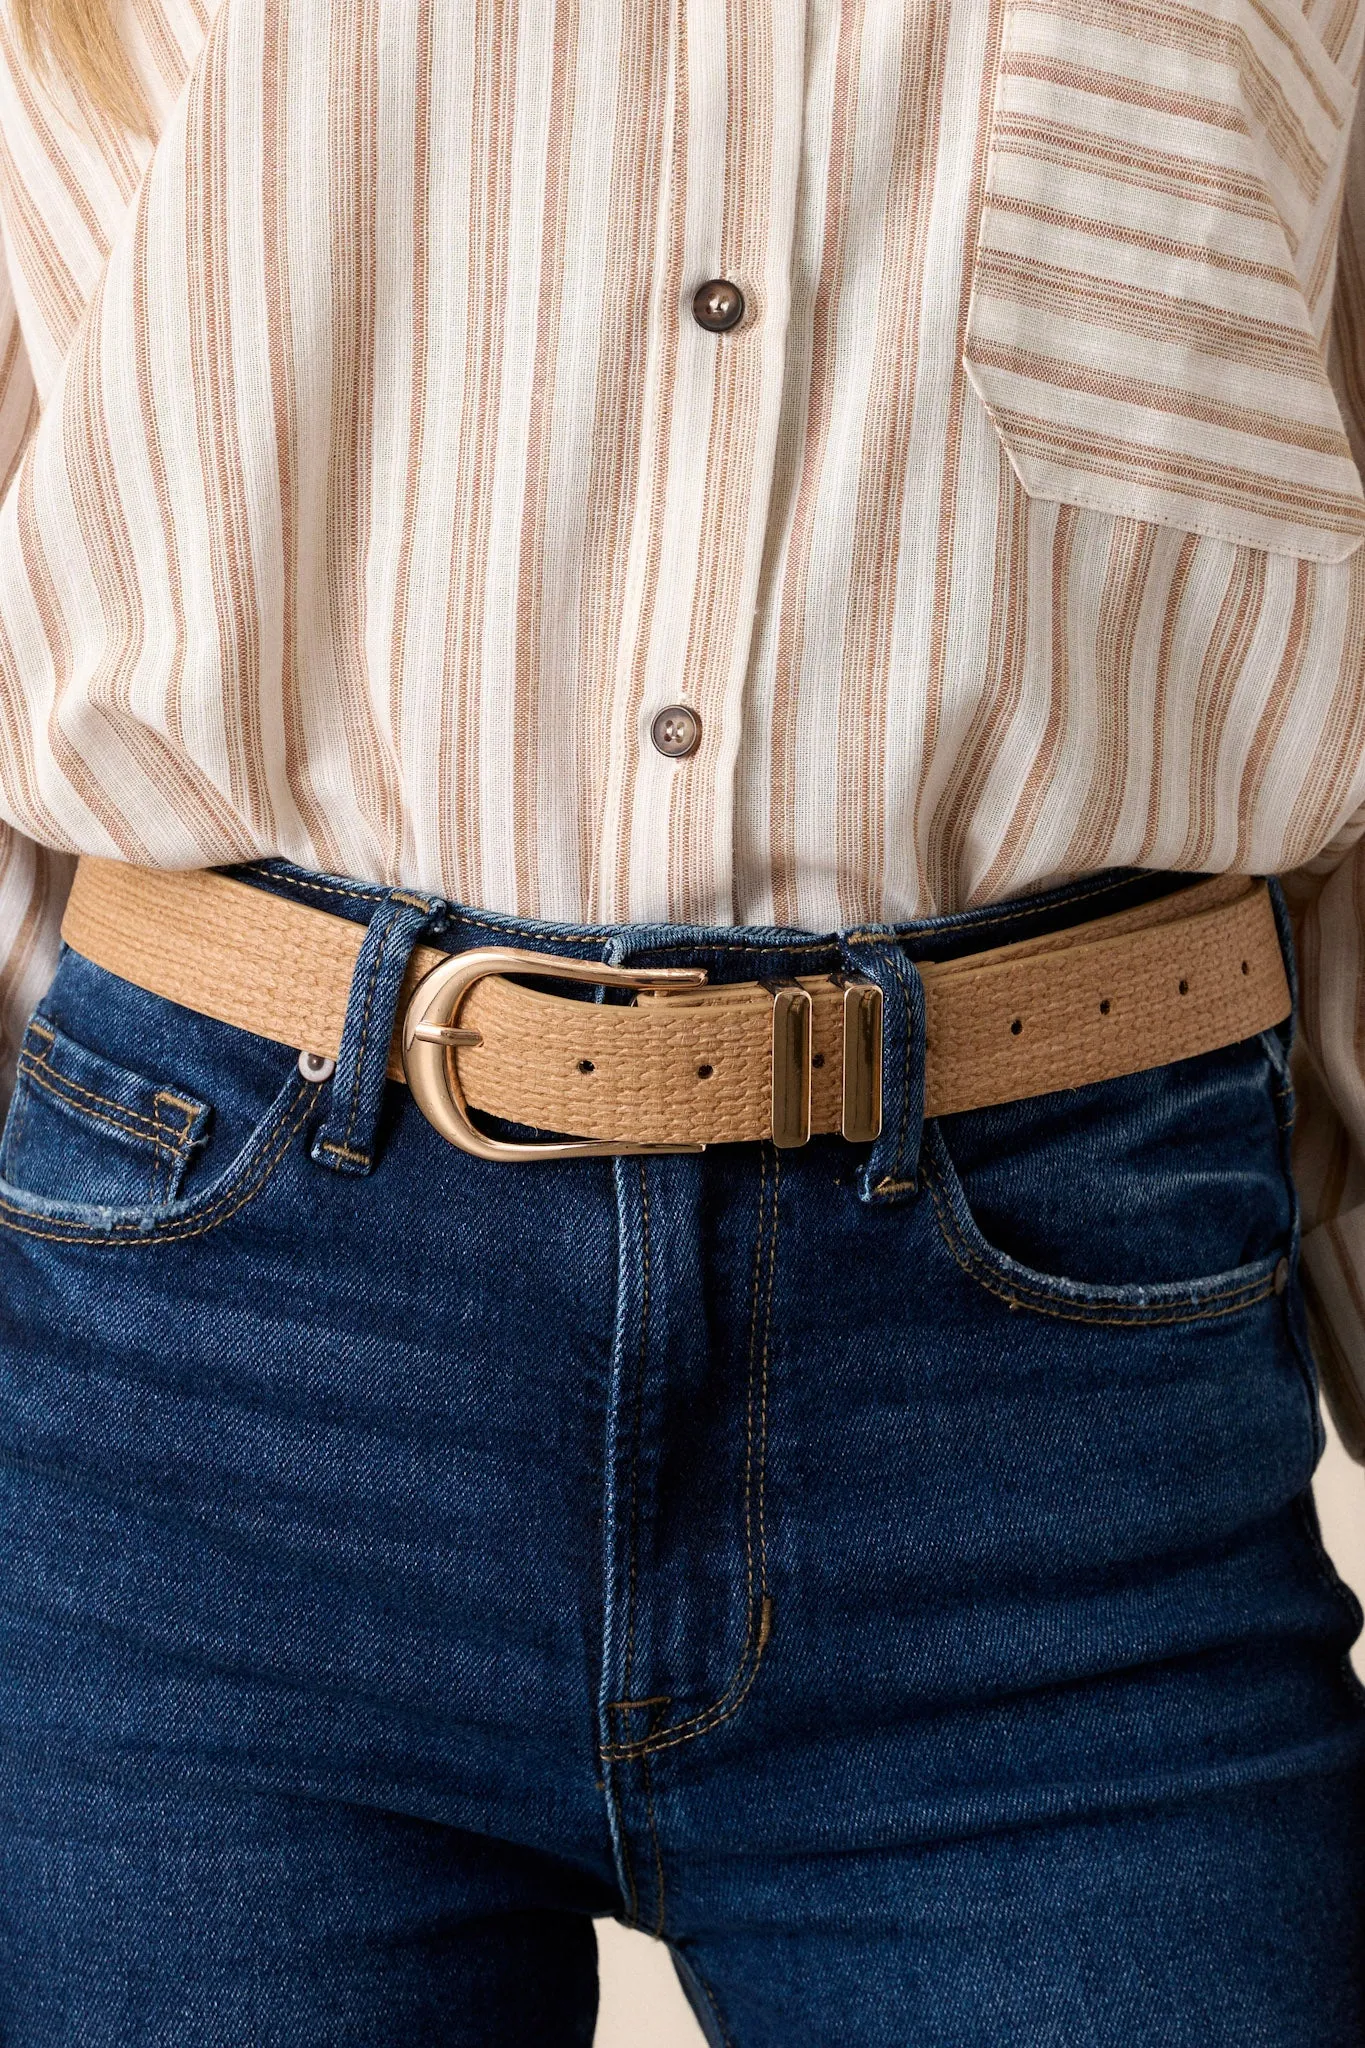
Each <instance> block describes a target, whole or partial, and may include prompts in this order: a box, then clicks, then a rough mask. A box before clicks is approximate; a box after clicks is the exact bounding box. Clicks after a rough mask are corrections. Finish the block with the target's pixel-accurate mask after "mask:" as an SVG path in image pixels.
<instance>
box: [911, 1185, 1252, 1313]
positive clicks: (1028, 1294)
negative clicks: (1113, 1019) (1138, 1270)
mask: <svg viewBox="0 0 1365 2048" xmlns="http://www.w3.org/2000/svg"><path fill="white" fill-rule="evenodd" d="M924 1179H925V1185H926V1186H927V1187H928V1190H929V1194H930V1198H931V1200H932V1201H933V1204H934V1214H935V1216H936V1218H937V1220H938V1227H939V1233H940V1235H941V1236H942V1238H943V1241H944V1244H945V1245H946V1246H947V1248H948V1251H949V1253H950V1254H951V1256H952V1258H953V1260H954V1262H955V1264H956V1265H958V1266H959V1267H960V1268H961V1269H962V1271H963V1272H964V1273H965V1274H966V1275H967V1277H968V1279H969V1280H974V1281H975V1282H976V1284H977V1286H978V1287H981V1288H984V1290H985V1291H986V1293H987V1294H993V1295H995V1296H996V1298H997V1299H998V1300H1000V1301H1003V1302H1005V1303H1006V1305H1007V1306H1009V1307H1012V1308H1018V1309H1026V1310H1028V1311H1029V1312H1030V1313H1032V1314H1034V1315H1042V1316H1051V1317H1053V1318H1054V1319H1056V1320H1058V1321H1061V1322H1068V1323H1089V1324H1092V1325H1099V1326H1101V1327H1107V1328H1113V1329H1132V1328H1139V1329H1158V1328H1161V1327H1164V1326H1167V1325H1171V1324H1176V1323H1195V1322H1208V1321H1211V1320H1213V1319H1214V1318H1216V1317H1219V1316H1230V1315H1239V1314H1240V1313H1241V1312H1242V1310H1243V1309H1246V1308H1252V1307H1254V1306H1255V1304H1256V1303H1257V1302H1258V1301H1265V1300H1267V1299H1269V1297H1270V1296H1271V1295H1272V1294H1273V1293H1274V1291H1275V1279H1274V1268H1273V1267H1272V1268H1271V1270H1270V1272H1268V1273H1267V1274H1265V1275H1264V1276H1263V1277H1262V1278H1260V1279H1258V1280H1245V1281H1243V1282H1242V1283H1241V1285H1240V1286H1238V1287H1235V1288H1229V1289H1228V1290H1226V1292H1225V1293H1223V1294H1211V1295H1205V1296H1204V1297H1203V1301H1202V1303H1201V1305H1199V1306H1197V1307H1190V1308H1187V1309H1182V1310H1180V1311H1179V1312H1177V1313H1174V1314H1164V1315H1163V1314H1160V1313H1156V1312H1155V1311H1157V1310H1160V1309H1163V1308H1165V1307H1166V1306H1167V1304H1165V1303H1154V1304H1152V1305H1150V1306H1148V1305H1144V1304H1143V1303H1141V1302H1133V1303H1131V1304H1128V1305H1126V1306H1125V1304H1124V1303H1123V1302H1121V1301H1117V1300H1112V1299H1111V1300H1109V1301H1101V1302H1097V1303H1096V1304H1095V1306H1094V1307H1093V1308H1089V1309H1088V1308H1086V1307H1085V1306H1084V1305H1083V1304H1082V1303H1080V1302H1078V1301H1076V1300H1075V1298H1074V1297H1072V1296H1070V1295H1066V1294H1061V1293H1056V1294H1053V1293H1049V1292H1048V1291H1047V1289H1046V1288H1039V1287H1034V1286H1031V1285H1030V1284H1029V1283H1027V1282H1020V1283H1019V1284H1017V1285H1016V1284H1015V1283H1014V1282H1013V1281H1007V1280H1006V1279H1005V1278H1004V1276H1003V1274H1000V1275H997V1274H996V1273H995V1272H994V1271H993V1270H992V1268H991V1267H990V1266H988V1265H987V1264H986V1262H985V1260H983V1259H982V1258H981V1256H980V1254H979V1253H977V1252H975V1251H973V1249H972V1248H971V1246H970V1245H969V1244H968V1243H967V1242H966V1240H965V1238H964V1237H963V1236H962V1233H961V1229H960V1227H959V1226H958V1224H957V1223H956V1221H955V1219H954V1218H953V1216H952V1214H951V1212H950V1210H949V1208H948V1205H947V1200H946V1192H947V1191H946V1188H945V1186H944V1183H943V1180H942V1178H941V1169H940V1167H939V1165H938V1162H937V1161H936V1160H934V1159H932V1158H931V1157H929V1156H927V1155H926V1160H925V1171H924ZM1062 1303H1066V1304H1067V1305H1066V1306H1065V1307H1062V1306H1061V1305H1060V1304H1062ZM1207 1303H1216V1304H1218V1305H1217V1306H1212V1307H1211V1306H1206V1305H1204V1304H1207Z"/></svg>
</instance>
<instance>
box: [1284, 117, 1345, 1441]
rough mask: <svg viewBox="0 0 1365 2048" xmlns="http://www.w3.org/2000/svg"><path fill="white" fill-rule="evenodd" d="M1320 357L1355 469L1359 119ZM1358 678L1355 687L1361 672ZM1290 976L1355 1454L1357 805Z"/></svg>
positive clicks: (1304, 1186) (1323, 1315) (1335, 1351)
mask: <svg viewBox="0 0 1365 2048" xmlns="http://www.w3.org/2000/svg"><path fill="white" fill-rule="evenodd" d="M1329 363H1330V368H1331V374H1332V382H1333V384H1334V386H1335V388H1336V393H1337V398H1338V401H1339V403H1340V406H1341V412H1342V418H1343V420H1344V422H1345V426H1346V431H1347V434H1348V435H1349V437H1350V441H1351V445H1352V448H1353V450H1354V453H1355V458H1356V462H1357V465H1358V466H1359V467H1360V468H1361V469H1362V470H1365V121H1363V120H1362V119H1361V118H1359V117H1358V118H1357V120H1356V122H1355V124H1354V131H1353V134H1352V137H1351V143H1350V161H1349V166H1348V171H1347V177H1346V188H1345V201H1344V206H1343V210H1342V219H1341V231H1340V237H1339V240H1338V244H1337V266H1336V281H1335V292H1334V297H1333V301H1332V321H1331V330H1330V348H1329ZM1359 687H1360V688H1362V689H1365V675H1363V676H1362V677H1361V680H1360V684H1359ZM1283 879H1284V887H1285V894H1286V897H1287V898H1288V901H1289V908H1290V914H1291V917H1292V919H1293V924H1294V937H1295V951H1296V953H1297V956H1298V975H1299V1032H1298V1039H1297V1043H1296V1047H1295V1055H1294V1083H1295V1098H1296V1112H1295V1124H1294V1148H1293V1149H1294V1174H1295V1179H1296V1181H1297V1183H1298V1188H1299V1198H1300V1202H1301V1205H1302V1212H1303V1233H1304V1235H1303V1279H1304V1296H1305V1301H1306V1304H1307V1308H1308V1317H1309V1323H1310V1326H1311V1330H1312V1338H1313V1351H1314V1355H1315V1356H1316V1358H1317V1362H1318V1368H1319V1372H1320V1374H1321V1378H1322V1385H1323V1392H1324V1394H1325V1396H1326V1398H1327V1402H1328V1405H1329V1407H1330V1408H1331V1410H1332V1416H1333V1420H1334V1421H1335V1422H1336V1425H1337V1428H1338V1431H1339V1432H1340V1435H1341V1437H1342V1440H1343V1442H1344V1443H1345V1445H1346V1447H1347V1449H1348V1450H1349V1451H1350V1452H1351V1454H1352V1456H1353V1457H1355V1458H1358V1459H1360V1460H1361V1461H1362V1462H1365V805H1363V806H1361V807H1360V808H1359V809H1358V810H1357V811H1356V812H1355V814H1354V816H1352V817H1350V818H1349V819H1348V820H1347V822H1346V824H1345V825H1344V826H1343V827H1342V829H1341V830H1340V831H1339V832H1338V833H1337V835H1336V837H1335V839H1334V840H1333V841H1332V842H1331V844H1330V845H1329V846H1327V847H1325V848H1324V849H1323V850H1322V852H1321V853H1320V854H1319V855H1318V856H1317V857H1316V858H1315V859H1314V860H1311V861H1309V862H1308V863H1307V865H1306V866H1304V867H1302V868H1300V869H1298V870H1297V871H1296V872H1294V873H1292V874H1288V875H1286V876H1285V877H1284V878H1283Z"/></svg>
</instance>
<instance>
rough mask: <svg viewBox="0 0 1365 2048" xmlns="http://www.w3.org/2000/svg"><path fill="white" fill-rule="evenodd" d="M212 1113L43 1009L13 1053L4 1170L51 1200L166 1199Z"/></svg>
mask: <svg viewBox="0 0 1365 2048" xmlns="http://www.w3.org/2000/svg"><path fill="white" fill-rule="evenodd" d="M211 1113H212V1112H211V1109H210V1106H209V1105H208V1104H207V1103H205V1102H201V1101H199V1100H198V1098H197V1097H196V1096H194V1095H192V1094H190V1092H189V1091H188V1089H185V1088H183V1087H180V1086H179V1085H177V1084H176V1083H175V1082H173V1081H170V1080H168V1079H166V1078H164V1077H163V1078H160V1079H157V1078H150V1077H148V1076H145V1075H143V1074H139V1073H136V1072H134V1071H133V1070H132V1069H131V1068H129V1067H124V1066H120V1065H119V1064H118V1063H117V1062H116V1061H114V1060H111V1059H108V1058H106V1057H105V1056H104V1055H103V1054H102V1053H98V1052H94V1051H92V1050H91V1049H90V1048H89V1047H88V1046H84V1045H81V1044H79V1043H78V1041H77V1040H76V1039H74V1038H71V1037H69V1036H68V1035H67V1033H66V1032H64V1031H62V1030H60V1029H59V1028H58V1026H57V1025H56V1024H55V1023H54V1022H53V1021H52V1019H51V1018H48V1017H45V1016H44V1015H43V1014H42V1013H41V1012H39V1013H38V1014H37V1015H36V1016H34V1017H33V1018H32V1019H31V1020H30V1023H29V1026H28V1029H27V1031H26V1032H25V1034H24V1043H23V1047H22V1049H21V1051H20V1054H19V1064H18V1069H17V1072H16V1075H15V1085H14V1095H13V1098H12V1100H11V1103H10V1109H9V1115H8V1117H7V1119H6V1122H5V1129H4V1136H3V1138H0V1176H3V1178H4V1179H5V1180H7V1181H8V1182H9V1183H10V1184H11V1186H14V1187H18V1188H23V1189H25V1190H26V1191H27V1192H28V1193H29V1194H32V1195H40V1196H43V1197H44V1198H46V1199H49V1200H54V1201H67V1202H87V1203H98V1204H105V1205H107V1206H109V1207H111V1208H117V1207H124V1206H131V1205H136V1204H143V1205H147V1206H152V1205H155V1204H157V1203H160V1202H170V1201H173V1200H174V1199H175V1197H176V1196H177V1195H178V1194H179V1193H180V1190H181V1188H182V1186H183V1185H184V1180H185V1175H186V1171H187V1169H188V1167H189V1164H190V1160H191V1157H192V1156H193V1153H194V1151H195V1149H196V1147H198V1146H201V1145H202V1144H203V1143H204V1140H205V1137H206V1133H207V1128H208V1124H209V1119H210V1116H211Z"/></svg>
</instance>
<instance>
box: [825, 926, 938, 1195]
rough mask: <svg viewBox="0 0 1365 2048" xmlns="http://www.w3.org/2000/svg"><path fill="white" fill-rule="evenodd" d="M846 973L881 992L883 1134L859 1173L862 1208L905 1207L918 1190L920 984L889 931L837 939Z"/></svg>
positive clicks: (921, 1040)
mask: <svg viewBox="0 0 1365 2048" xmlns="http://www.w3.org/2000/svg"><path fill="white" fill-rule="evenodd" d="M839 951H840V954H841V955H842V958H843V965H844V968H845V970H846V971H847V972H848V973H850V974H862V975H865V976H866V977H867V979H868V980H869V981H875V982H876V984H877V986H878V987H879V988H880V990H881V992H882V1130H881V1136H880V1137H879V1138H878V1139H877V1141H876V1143H875V1144H874V1145H873V1147H872V1150H871V1152H870V1153H869V1154H868V1157H867V1159H866V1160H865V1162H864V1164H863V1165H862V1166H861V1167H860V1168H859V1170H858V1197H859V1200H860V1201H864V1202H903V1201H904V1200H905V1199H906V1198H907V1196H910V1195H913V1194H914V1193H915V1192H916V1190H917V1188H918V1186H919V1155H920V1142H921V1139H922V1137H923V1134H924V983H923V982H922V981H921V980H920V977H919V970H918V969H917V968H916V966H915V963H914V961H913V960H910V959H908V958H907V956H906V952H905V948H904V946H903V945H902V944H901V943H900V941H899V939H898V938H897V936H896V933H895V930H894V928H893V927H891V926H885V927H883V928H881V929H880V930H878V929H873V930H870V931H856V932H844V933H841V934H840V938H839Z"/></svg>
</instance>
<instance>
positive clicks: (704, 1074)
mask: <svg viewBox="0 0 1365 2048" xmlns="http://www.w3.org/2000/svg"><path fill="white" fill-rule="evenodd" d="M715 1071H716V1070H715V1068H714V1067H713V1066H712V1065H711V1064H710V1063H709V1061H706V1060H703V1061H702V1063H701V1065H700V1066H699V1067H698V1068H697V1079H698V1080H699V1081H709V1080H710V1078H711V1076H712V1075H713V1074H714V1073H715Z"/></svg>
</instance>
